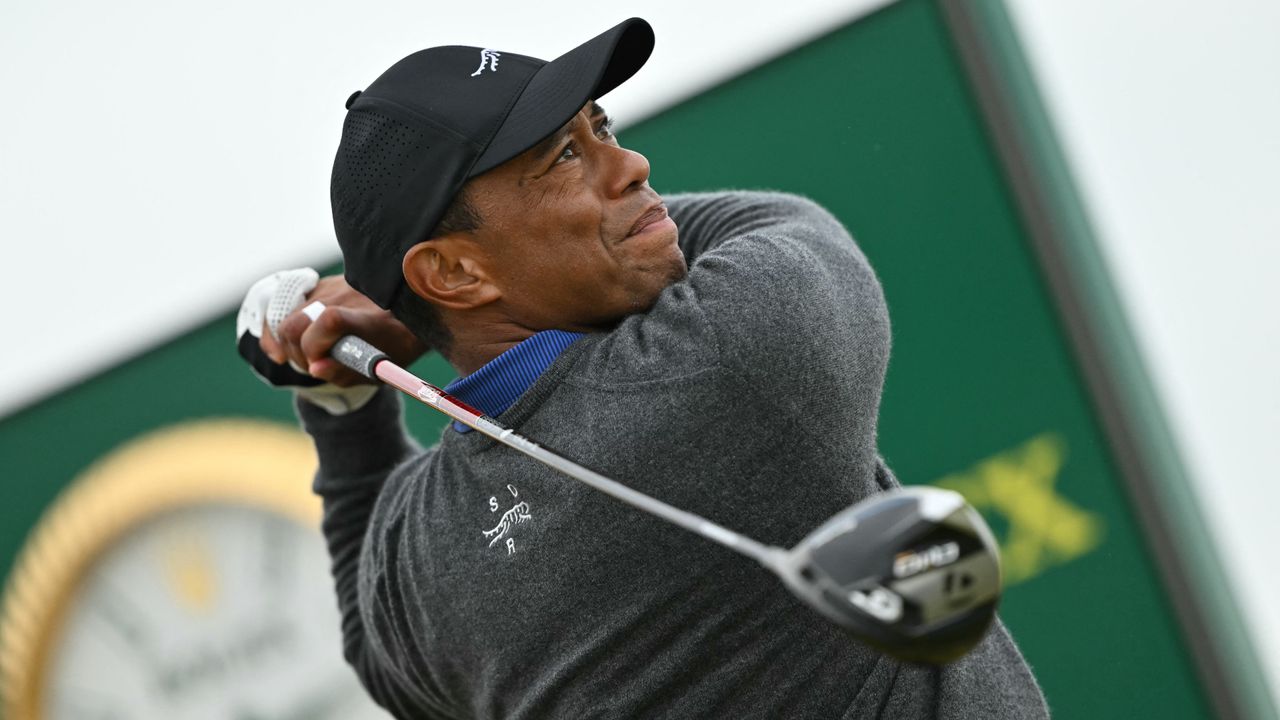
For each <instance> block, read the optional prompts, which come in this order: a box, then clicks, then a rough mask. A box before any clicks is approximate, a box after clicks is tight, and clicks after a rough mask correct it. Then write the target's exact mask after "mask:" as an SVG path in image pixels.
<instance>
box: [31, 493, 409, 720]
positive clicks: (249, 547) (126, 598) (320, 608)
mask: <svg viewBox="0 0 1280 720" xmlns="http://www.w3.org/2000/svg"><path fill="white" fill-rule="evenodd" d="M43 677H44V678H45V681H44V688H43V691H42V695H43V697H44V698H45V703H44V707H45V708H46V713H47V714H46V716H47V717H48V718H50V719H54V720H62V719H64V718H65V719H67V720H70V719H72V718H74V719H76V720H108V719H120V720H125V719H128V720H145V719H147V718H157V719H160V718H164V719H166V720H167V719H171V718H183V719H184V720H200V719H202V718H210V719H211V720H212V719H217V720H304V719H307V720H323V719H324V718H330V717H332V718H353V719H356V720H360V719H363V718H379V719H380V720H386V718H388V717H389V716H388V715H387V714H386V713H385V712H384V711H382V710H381V709H380V708H378V707H377V706H376V705H374V703H373V702H372V700H370V699H369V698H368V696H367V695H366V694H365V693H364V690H363V689H362V688H361V687H360V685H359V683H358V682H357V680H356V678H355V674H354V672H353V671H352V670H351V668H350V667H348V666H347V665H346V663H345V661H344V660H343V659H342V639H341V633H340V623H339V616H338V610H337V601H336V597H335V594H334V589H333V581H332V579H331V577H330V575H329V556H328V553H327V551H326V549H325V545H324V540H323V538H322V537H321V535H320V533H319V532H317V531H316V530H315V529H314V528H308V527H306V526H304V525H302V524H299V523H298V522H296V521H294V520H293V519H291V518H288V517H286V516H284V515H281V514H278V513H275V512H272V511H269V510H266V509H262V508H258V507H253V506H249V505H237V504H232V503H217V504H213V503H211V504H198V505H189V506H185V507H178V508H173V509H170V510H168V511H166V512H162V513H160V514H158V515H155V516H153V517H151V518H150V519H148V520H146V521H144V522H141V523H139V524H137V525H136V526H134V527H132V528H130V529H129V531H128V532H127V533H126V534H125V535H124V536H123V537H121V538H120V539H119V540H118V541H116V542H114V543H113V544H112V545H111V546H110V547H109V548H108V549H107V550H106V551H105V552H104V553H103V554H102V555H101V556H99V557H98V559H97V560H96V561H95V562H94V563H93V564H92V565H91V566H90V569H89V570H88V571H87V572H86V573H85V574H84V575H83V576H82V578H81V581H80V583H79V585H78V587H77V589H76V591H75V592H74V594H73V596H72V599H71V601H70V604H69V606H68V607H67V614H66V615H65V622H64V623H63V624H62V626H61V630H60V632H59V634H58V637H57V640H56V641H55V643H54V645H53V646H52V648H51V651H50V665H49V667H48V672H46V673H44V674H43Z"/></svg>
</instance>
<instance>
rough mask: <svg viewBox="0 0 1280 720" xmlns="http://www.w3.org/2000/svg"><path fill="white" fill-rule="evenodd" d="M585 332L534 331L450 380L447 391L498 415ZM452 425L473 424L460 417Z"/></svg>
mask: <svg viewBox="0 0 1280 720" xmlns="http://www.w3.org/2000/svg"><path fill="white" fill-rule="evenodd" d="M582 335H583V334H582V333H576V332H568V331H565V330H543V331H542V332H539V333H535V334H534V335H533V336H531V337H528V338H525V339H524V340H522V341H520V342H519V343H517V344H516V345H515V347H512V348H510V349H508V350H507V351H506V352H504V353H502V354H501V355H499V356H498V357H496V358H494V359H492V360H490V361H489V362H487V363H485V364H484V365H483V366H481V367H480V369H479V370H476V371H475V372H473V373H471V374H470V375H467V376H466V377H460V378H457V379H456V380H454V381H453V382H451V383H449V384H448V385H447V386H445V388H444V391H445V392H447V393H449V394H450V395H453V396H454V397H456V398H458V399H459V400H461V401H462V402H464V403H466V404H468V405H470V406H471V407H474V408H476V409H477V410H479V411H480V412H482V413H484V414H485V415H488V416H489V417H491V418H496V417H498V416H499V415H501V414H502V413H503V412H504V411H505V410H506V409H507V408H509V407H511V406H512V405H513V404H514V403H515V401H516V400H517V399H518V398H519V397H520V396H521V395H523V394H524V391H525V390H528V389H529V386H530V385H532V384H533V381H534V380H537V379H538V376H539V375H541V374H542V372H543V371H544V370H546V369H547V368H548V367H549V366H550V365H551V363H553V362H555V359H556V358H557V357H559V356H560V353H562V352H564V349H565V348H567V347H569V346H570V345H572V344H573V343H574V341H575V340H577V339H578V338H580V337H582ZM453 429H454V430H457V431H458V432H463V433H466V432H471V428H469V427H467V426H466V425H463V424H462V423H460V422H457V421H454V423H453Z"/></svg>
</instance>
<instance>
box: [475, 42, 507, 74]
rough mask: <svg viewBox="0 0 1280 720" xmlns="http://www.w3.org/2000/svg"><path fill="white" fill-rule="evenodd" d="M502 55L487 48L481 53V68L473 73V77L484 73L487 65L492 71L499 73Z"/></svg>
mask: <svg viewBox="0 0 1280 720" xmlns="http://www.w3.org/2000/svg"><path fill="white" fill-rule="evenodd" d="M501 54H502V53H500V52H498V51H497V50H490V49H489V48H485V49H483V50H481V51H480V67H478V68H476V71H475V72H473V73H471V77H475V76H477V75H479V74H480V73H482V72H484V68H485V66H486V65H488V66H489V69H490V70H492V71H494V72H498V56H500V55H501Z"/></svg>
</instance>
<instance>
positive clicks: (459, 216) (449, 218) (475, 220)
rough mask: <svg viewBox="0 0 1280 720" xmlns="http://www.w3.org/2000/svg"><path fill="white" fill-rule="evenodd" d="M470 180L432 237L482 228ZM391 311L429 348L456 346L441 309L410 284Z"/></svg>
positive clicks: (446, 210) (444, 349)
mask: <svg viewBox="0 0 1280 720" xmlns="http://www.w3.org/2000/svg"><path fill="white" fill-rule="evenodd" d="M469 186H470V183H468V184H467V185H463V186H462V189H461V190H459V191H458V194H457V195H454V196H453V201H452V202H450V203H449V207H448V208H446V209H445V211H444V215H443V216H442V217H441V218H440V222H439V223H437V224H436V228H435V230H433V231H432V232H431V236H430V237H429V238H427V239H428V240H434V239H435V238H438V237H441V236H443V235H448V234H450V233H455V232H472V231H474V230H477V229H479V228H480V225H481V224H482V222H483V219H482V218H481V217H480V212H479V210H478V209H477V208H476V206H475V205H474V204H473V203H472V202H471V197H470V193H469ZM390 310H391V314H392V316H394V317H395V319H397V320H399V321H400V322H401V323H403V324H404V326H405V327H407V328H409V330H410V331H412V332H413V334H414V335H415V336H417V338H418V339H419V340H421V341H422V342H423V343H424V344H425V345H426V346H427V347H428V348H429V349H431V350H436V351H438V352H442V353H443V352H445V351H447V350H448V349H449V348H450V347H451V346H452V345H453V334H452V333H450V332H449V329H448V328H446V327H445V326H444V321H443V319H442V318H441V317H440V310H439V309H438V308H436V306H435V305H432V304H431V303H430V302H428V301H427V300H425V299H423V298H422V297H419V295H418V294H417V293H416V292H414V291H413V288H411V287H409V286H408V285H407V284H406V285H405V286H404V287H403V288H401V291H400V292H399V293H398V294H397V295H396V298H395V299H394V300H392V301H391V307H390Z"/></svg>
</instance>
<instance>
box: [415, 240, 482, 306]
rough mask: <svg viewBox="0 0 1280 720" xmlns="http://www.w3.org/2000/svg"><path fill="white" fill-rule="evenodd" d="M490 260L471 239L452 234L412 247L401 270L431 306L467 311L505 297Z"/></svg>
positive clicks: (416, 291)
mask: <svg viewBox="0 0 1280 720" xmlns="http://www.w3.org/2000/svg"><path fill="white" fill-rule="evenodd" d="M487 260H488V258H487V256H486V255H485V253H484V252H483V251H482V250H481V249H480V247H479V246H478V245H476V244H475V242H473V241H472V240H471V239H470V238H467V237H466V236H465V235H464V234H463V233H451V234H448V235H442V236H440V237H437V238H433V239H431V240H426V241H424V242H420V243H418V244H417V245H414V246H413V247H411V248H409V251H408V252H406V253H405V254H404V262H403V263H402V269H403V271H404V279H405V282H407V283H408V284H409V288H410V289H411V290H413V291H414V292H415V293H417V294H418V295H419V296H421V297H422V298H424V299H426V300H427V301H428V302H430V303H431V304H433V305H438V306H441V307H447V308H451V309H454V310H468V309H471V308H475V307H479V306H481V305H487V304H488V303H491V302H493V301H494V300H497V299H498V298H500V297H502V291H501V289H499V288H498V286H497V285H495V284H493V282H492V281H491V276H490V274H489V272H488V268H487V267H486V262H487Z"/></svg>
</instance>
